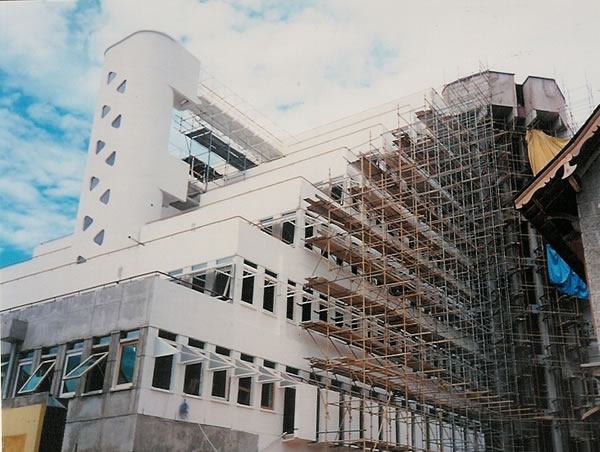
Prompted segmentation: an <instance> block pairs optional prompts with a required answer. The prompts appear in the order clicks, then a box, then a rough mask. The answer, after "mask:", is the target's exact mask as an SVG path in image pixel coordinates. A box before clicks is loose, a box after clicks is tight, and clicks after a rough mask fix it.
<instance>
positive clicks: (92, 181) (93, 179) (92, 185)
mask: <svg viewBox="0 0 600 452" xmlns="http://www.w3.org/2000/svg"><path fill="white" fill-rule="evenodd" d="M99 183H100V179H98V178H97V177H95V176H92V177H91V178H90V191H92V190H93V189H94V188H96V186H97V185H98V184H99Z"/></svg>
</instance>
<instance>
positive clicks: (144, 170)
mask: <svg viewBox="0 0 600 452" xmlns="http://www.w3.org/2000/svg"><path fill="white" fill-rule="evenodd" d="M145 46H151V47H152V48H153V52H154V55H155V56H156V58H164V59H165V61H167V62H169V63H170V64H168V65H167V64H165V66H169V67H170V69H169V70H167V71H165V73H164V74H163V73H160V74H151V73H150V72H148V71H147V70H146V69H147V68H146V65H147V62H145V61H144V60H143V52H139V51H138V50H139V49H140V48H145ZM139 55H141V56H139ZM133 56H135V57H133ZM197 66H198V65H197V60H195V58H193V57H192V56H191V55H189V54H188V53H187V52H185V50H183V49H182V48H181V47H179V46H178V45H177V44H175V43H174V42H173V41H171V40H169V38H167V37H165V36H164V35H160V34H157V33H152V32H140V33H136V34H134V35H132V36H131V37H129V38H127V39H125V40H123V41H121V42H120V43H118V44H116V45H115V46H113V47H112V48H109V50H108V51H107V55H106V63H105V74H104V75H103V77H104V78H103V80H102V81H101V90H100V95H99V102H98V104H99V106H98V112H97V116H96V119H95V122H94V128H93V130H92V137H91V140H90V151H89V158H88V169H87V170H86V175H85V180H84V187H83V190H82V198H81V199H82V200H81V204H80V210H79V215H78V219H77V224H76V230H75V232H74V234H73V235H72V236H69V237H66V238H61V239H59V240H58V241H56V242H57V243H53V242H50V243H47V244H42V245H41V246H40V248H39V249H38V251H37V252H36V255H35V256H34V258H33V259H32V260H31V261H28V262H24V263H22V264H18V265H15V266H12V267H7V268H5V269H3V270H2V276H1V282H0V284H1V285H0V287H1V288H2V304H3V308H2V309H3V311H2V322H3V328H2V340H3V343H2V345H3V348H2V385H3V417H4V419H8V421H6V422H7V423H9V422H12V423H9V424H7V426H8V430H7V427H6V426H4V423H3V426H4V428H3V435H4V436H3V442H5V441H6V442H7V444H8V442H10V441H13V442H16V441H18V439H17V437H19V435H21V436H23V435H25V436H27V435H28V434H29V435H30V436H31V435H34V434H32V433H30V432H29V433H28V432H25V433H23V432H19V427H18V424H21V425H24V424H23V421H24V420H26V419H28V420H31V418H34V420H35V419H37V420H36V422H37V423H36V422H34V423H33V424H35V425H38V431H37V433H36V434H37V437H36V438H37V444H38V445H39V447H40V449H39V450H64V451H71V450H78V451H84V450H99V449H101V450H190V449H200V450H207V451H230V450H240V451H242V450H243V451H250V450H257V451H258V450H260V451H263V450H264V451H276V450H277V451H288V450H289V451H292V450H294V451H296V450H314V451H321V450H330V449H331V450H354V449H357V450H369V451H371V450H372V451H484V450H485V451H582V452H591V451H595V450H598V449H600V428H599V427H598V423H597V419H596V417H595V416H596V413H598V412H599V411H600V409H598V408H597V407H598V406H600V387H599V383H600V382H599V381H598V379H597V376H596V374H595V369H596V366H595V364H594V363H595V362H596V361H597V360H598V356H597V355H598V349H597V348H598V344H597V342H596V334H595V331H594V327H593V321H592V318H593V312H592V310H591V307H590V303H589V301H588V300H585V299H580V298H577V297H575V296H571V295H565V294H564V293H561V292H559V291H557V290H556V288H555V286H554V285H552V284H550V282H549V280H548V277H547V274H548V272H547V263H546V257H545V252H544V240H543V239H542V237H541V236H539V235H538V234H537V232H536V231H535V230H534V229H533V227H532V226H531V225H529V223H527V222H526V221H525V220H524V219H522V218H521V216H520V214H519V213H518V211H517V210H516V209H515V207H514V204H513V201H514V199H515V197H516V196H517V195H518V194H519V192H521V191H522V190H523V189H524V188H525V187H526V186H527V184H528V183H529V182H530V181H531V180H532V179H533V173H532V169H531V165H530V160H529V157H528V148H527V144H526V140H525V137H526V133H527V131H528V130H529V131H531V130H537V131H540V132H543V133H544V134H545V135H548V136H551V137H569V136H570V135H571V134H572V125H571V124H570V118H569V115H568V110H567V108H566V105H565V101H564V97H563V96H562V94H561V92H560V90H559V88H558V86H557V84H556V83H555V82H554V81H553V80H551V79H545V78H540V77H528V78H527V79H526V80H525V81H524V82H523V83H522V84H516V83H515V80H514V75H513V74H508V73H500V72H492V71H487V70H486V71H482V72H480V73H478V74H475V75H472V76H470V77H467V78H464V79H460V80H457V81H455V82H452V83H450V84H448V85H446V86H445V87H444V89H443V90H441V93H438V92H436V91H435V90H428V91H426V92H422V93H419V94H417V95H414V96H411V97H410V98H403V99H400V100H395V101H392V102H390V103H388V104H386V105H383V106H381V107H378V108H375V109H372V110H369V111H366V112H363V113H360V114H357V115H354V116H351V117H348V118H345V119H343V120H340V121H337V122H335V123H333V124H330V125H327V126H324V127H322V128H319V129H315V130H311V131H309V132H306V133H304V134H302V135H298V136H295V137H284V138H281V139H280V138H276V134H271V133H268V132H266V128H265V127H263V126H259V124H258V122H257V121H256V119H255V118H252V117H250V116H249V115H248V114H246V113H245V112H242V110H241V109H240V108H238V107H237V106H236V105H234V104H233V103H232V101H231V100H230V99H227V98H225V97H224V96H223V95H221V94H220V93H219V92H218V90H216V89H215V88H214V87H213V86H209V85H208V84H207V83H205V82H202V81H201V82H200V84H199V85H198V81H197V74H198V67H197ZM169 71H171V72H172V73H169ZM149 74H150V75H149ZM136 77H137V79H136ZM139 77H145V79H144V80H145V82H144V83H139V80H140V78H139ZM146 79H149V80H150V81H149V82H148V81H147V80H146ZM124 83H125V85H123V84H124ZM137 84H140V85H143V86H142V88H136V86H137ZM123 86H125V88H122V87H123ZM135 89H141V90H142V91H139V92H137V91H134V92H132V97H134V96H133V94H137V95H138V96H137V97H134V99H135V100H128V99H127V94H128V91H127V90H132V91H133V90H135ZM143 90H149V91H148V92H146V91H143ZM169 96H170V97H169ZM141 98H143V99H144V100H142V101H140V99H141ZM144 102H147V103H148V105H146V104H144ZM163 104H165V105H166V107H165V105H163ZM106 107H108V110H107V108H106ZM173 108H175V110H177V114H176V119H175V121H171V115H172V111H173ZM111 109H112V110H113V111H112V112H111ZM139 111H144V112H147V111H153V112H154V111H156V112H155V113H152V114H151V115H146V116H147V117H148V121H149V122H148V124H145V123H144V120H145V119H142V120H141V121H138V122H137V123H136V124H133V123H132V124H131V125H130V124H128V122H127V121H128V119H129V117H128V115H129V114H131V115H134V114H137V113H136V112H139ZM117 115H118V116H117ZM159 120H160V121H162V122H161V123H160V124H163V123H164V124H165V128H164V129H161V127H162V126H161V127H158V126H157V125H156V124H157V123H159ZM145 125H146V126H147V127H146V128H144V126H145ZM128 127H131V129H128ZM169 127H170V128H171V129H172V130H170V131H169ZM173 129H175V130H173ZM167 143H170V146H168V145H167ZM166 147H170V148H171V155H168V154H167V153H166ZM155 148H156V149H157V150H156V151H155ZM529 151H531V149H529ZM115 153H116V157H115ZM146 154H148V155H146ZM173 155H177V157H178V160H177V159H175V158H173ZM111 162H112V163H111ZM119 164H121V165H122V166H121V167H120V168H119ZM148 174H151V175H152V178H149V177H147V175H148ZM131 178H135V179H136V181H137V182H136V184H138V183H139V187H132V186H131V185H129V186H128V185H127V181H130V180H131ZM107 193H108V195H107ZM111 209H112V210H111ZM573 270H574V271H575V272H577V273H579V274H580V275H581V276H582V277H584V275H583V274H582V268H574V269H573ZM584 279H585V278H584ZM5 346H6V347H5ZM40 406H41V407H45V409H46V412H45V413H46V414H45V415H44V414H43V413H44V411H43V410H42V415H41V416H40V414H39V410H38V411H35V412H34V413H33V414H32V411H31V407H40ZM50 408H52V409H50ZM27 409H29V411H27ZM56 410H58V411H56ZM61 410H62V411H61ZM56 413H58V414H56ZM36 416H37V417H36ZM3 422H4V421H3ZM53 422H54V424H53ZM56 423H58V424H60V425H62V429H63V430H64V435H63V434H60V435H59V436H60V442H58V440H57V442H58V444H59V445H58V446H56V449H42V447H43V445H44V442H45V441H46V444H49V443H48V441H50V440H49V439H48V437H52V434H50V433H48V427H47V426H48V425H56ZM30 424H31V422H30ZM58 430H60V429H58ZM53 431H57V429H54V430H53ZM45 435H46V436H45ZM55 436H56V435H55ZM54 439H56V438H54ZM15 444H16V443H15ZM61 447H62V449H61ZM161 448H162V449H161ZM32 450H33V449H32ZM35 450H37V449H35Z"/></svg>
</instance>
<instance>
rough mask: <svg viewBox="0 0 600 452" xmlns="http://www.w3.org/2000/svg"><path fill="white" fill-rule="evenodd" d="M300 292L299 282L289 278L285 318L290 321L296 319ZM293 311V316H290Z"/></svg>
mask: <svg viewBox="0 0 600 452" xmlns="http://www.w3.org/2000/svg"><path fill="white" fill-rule="evenodd" d="M297 294H298V284H296V283H295V282H294V281H291V280H288V282H287V287H286V293H285V318H286V319H287V320H290V321H292V322H293V321H295V319H296V295H297ZM290 312H291V317H290Z"/></svg>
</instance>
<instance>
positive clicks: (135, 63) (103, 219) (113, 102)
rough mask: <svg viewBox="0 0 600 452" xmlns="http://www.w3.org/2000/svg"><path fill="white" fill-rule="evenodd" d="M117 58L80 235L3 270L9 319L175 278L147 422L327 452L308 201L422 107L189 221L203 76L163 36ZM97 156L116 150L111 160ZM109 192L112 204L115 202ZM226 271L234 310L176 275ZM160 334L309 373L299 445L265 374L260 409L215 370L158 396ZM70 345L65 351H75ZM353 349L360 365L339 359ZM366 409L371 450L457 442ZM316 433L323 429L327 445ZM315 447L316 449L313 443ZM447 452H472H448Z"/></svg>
mask: <svg viewBox="0 0 600 452" xmlns="http://www.w3.org/2000/svg"><path fill="white" fill-rule="evenodd" d="M105 56H106V58H105V67H104V71H103V73H102V77H101V82H100V90H99V95H98V105H97V111H96V115H95V119H94V124H93V128H92V133H91V139H90V148H89V151H88V163H87V167H86V171H85V175H84V181H83V187H82V193H81V200H80V207H79V212H78V216H77V220H76V225H75V230H74V233H73V234H72V235H70V236H67V237H63V238H60V239H57V240H54V241H50V242H47V243H44V244H42V245H40V246H39V247H38V248H37V249H36V251H35V253H34V257H33V258H32V259H31V260H29V261H26V262H23V263H20V264H16V265H13V266H10V267H7V268H4V269H2V270H0V272H1V273H0V296H1V301H2V310H4V311H7V310H13V309H18V308H22V307H24V306H25V305H29V304H36V303H40V302H45V301H49V300H50V301H54V300H56V302H57V303H58V302H60V300H63V299H64V297H65V296H66V295H68V294H76V293H80V292H85V291H88V290H90V288H95V287H98V286H102V285H105V284H109V283H112V282H116V281H122V280H126V279H128V278H136V277H138V276H139V275H143V274H146V273H152V272H162V273H163V274H165V275H164V277H157V278H156V279H155V281H154V286H153V295H152V300H151V305H150V307H149V308H148V311H147V312H146V318H145V320H144V321H145V322H146V323H145V324H146V325H148V326H149V329H148V331H149V333H148V337H147V338H146V342H145V344H144V346H143V347H142V350H143V351H142V353H143V356H142V357H140V356H138V361H137V362H138V363H141V366H142V368H141V375H142V377H141V381H140V382H139V391H140V399H139V400H140V403H139V405H138V407H137V410H138V413H140V414H145V415H151V416H157V417H161V418H167V419H180V418H181V417H180V415H179V412H178V410H179V408H180V406H181V403H182V400H185V401H186V403H187V404H188V406H189V415H188V418H187V419H186V420H187V421H190V422H197V423H200V424H204V425H215V426H220V427H226V428H231V429H233V430H239V431H246V432H251V433H255V434H258V435H259V450H268V451H288V450H321V449H324V448H325V447H326V446H325V444H324V441H325V440H330V441H333V440H336V439H339V438H337V433H336V432H337V430H339V423H340V413H339V412H335V410H334V411H330V412H328V413H327V414H326V415H325V414H324V413H326V412H327V410H326V409H325V405H324V404H323V402H320V404H321V408H320V410H317V397H318V395H317V388H316V386H313V385H310V384H308V382H307V380H308V373H309V371H310V367H309V364H308V361H307V358H309V357H322V356H324V353H326V350H328V348H330V347H331V344H328V343H327V341H326V340H325V339H324V338H322V337H319V336H318V335H315V334H312V335H309V334H308V333H307V332H306V331H305V330H304V329H302V328H301V327H300V319H301V316H302V312H301V308H300V306H299V305H298V304H297V303H298V301H299V299H300V298H301V297H302V293H301V292H302V284H303V282H304V281H305V279H306V278H308V277H311V276H327V272H328V268H327V267H328V266H327V263H326V262H325V260H324V259H322V258H321V256H320V255H319V253H317V252H314V251H311V250H309V249H307V248H305V246H304V226H305V224H307V221H308V220H307V217H306V215H307V214H306V211H305V203H304V200H305V199H307V198H312V199H315V198H316V197H317V196H327V195H326V194H325V193H326V192H328V190H329V188H330V184H331V183H332V181H333V183H335V181H336V179H338V180H339V179H341V178H345V177H346V176H347V175H349V174H352V171H353V170H352V168H351V167H350V166H349V165H348V163H349V162H351V161H353V160H356V158H357V157H358V156H359V155H360V154H361V153H362V152H365V151H368V150H370V149H374V148H386V147H388V146H389V140H390V139H391V137H390V135H389V134H388V133H387V132H388V131H389V130H392V129H394V128H396V127H398V125H399V124H402V125H404V124H406V123H408V122H410V121H411V118H408V117H405V116H403V115H408V114H409V113H408V111H409V110H410V108H411V107H410V105H409V104H408V103H407V101H406V100H405V99H403V100H399V101H394V102H390V103H389V104H386V105H383V106H381V107H378V108H376V109H372V110H369V111H367V112H364V113H361V114H358V115H356V116H353V117H349V118H345V119H343V120H340V121H338V122H335V123H333V124H330V125H328V126H326V127H322V128H319V129H315V130H311V131H309V132H306V133H305V134H302V135H299V136H297V137H294V138H293V139H289V140H287V141H286V142H285V143H283V145H282V147H281V149H280V152H281V154H282V155H283V156H282V157H281V158H277V159H274V160H272V161H267V162H264V163H261V164H259V165H258V166H256V167H254V168H251V169H248V170H246V171H245V173H244V175H243V177H240V178H237V180H236V181H234V182H233V181H232V182H231V183H225V184H220V185H221V186H217V184H208V190H207V191H206V192H205V193H202V194H201V195H200V199H199V205H198V207H196V208H192V209H190V210H186V211H183V212H179V211H177V210H176V209H174V208H173V207H171V206H170V203H171V202H173V201H185V200H186V190H187V184H188V177H189V176H188V173H187V172H188V168H187V165H186V164H184V163H183V162H181V161H180V160H178V159H176V158H175V157H173V156H171V155H169V154H168V152H167V150H168V140H169V133H170V132H169V129H170V127H171V117H172V112H173V109H186V108H192V109H195V111H201V106H202V101H201V100H200V99H199V98H198V96H197V92H196V89H197V81H198V72H199V69H200V64H199V62H198V61H197V60H196V58H195V57H193V56H192V55H190V54H189V53H188V52H187V51H185V50H184V49H183V48H182V47H181V46H179V45H178V44H177V43H176V42H175V41H173V40H172V39H171V38H169V37H167V36H165V35H163V34H161V33H156V32H150V31H144V32H138V33H135V34H133V35H131V36H129V37H127V38H125V39H124V40H122V41H120V42H119V43H117V44H115V45H114V46H112V47H110V48H109V49H108V50H107V52H106V55H105ZM123 83H125V85H123ZM123 86H124V88H123ZM105 107H110V108H109V109H107V108H105ZM119 118H120V120H119ZM115 121H116V122H115ZM99 142H102V143H104V144H103V145H100V149H99V144H98V143H99ZM113 153H115V154H113ZM113 155H114V158H112V160H111V156H113ZM111 162H112V163H111ZM95 180H97V182H95ZM108 190H110V192H109V196H108V198H107V199H106V197H105V198H104V199H102V197H103V196H104V195H105V193H107V191H108ZM286 214H287V215H289V216H286V217H285V219H288V220H289V219H292V220H293V222H294V224H295V227H294V232H293V234H294V237H293V243H292V244H286V243H284V242H283V241H282V240H280V239H278V238H276V237H273V236H271V235H269V234H267V233H265V232H264V231H263V230H261V228H260V227H259V225H260V223H261V221H263V224H265V223H264V220H265V219H273V222H274V223H275V224H277V223H278V221H279V222H280V221H283V219H282V218H283V217H282V215H286ZM88 218H89V219H91V220H92V221H91V222H90V220H89V219H88ZM310 224H312V223H310ZM99 234H100V236H99ZM99 237H100V238H99ZM228 258H231V260H228V261H226V262H227V263H228V264H230V265H233V274H232V279H231V281H232V282H233V285H232V287H233V289H232V292H231V294H230V295H231V297H230V298H231V299H230V300H226V301H222V300H219V299H218V298H215V297H211V296H209V295H207V294H204V293H199V292H198V291H194V290H190V289H189V288H187V287H184V286H182V285H178V284H174V283H173V282H171V281H168V278H167V276H166V274H172V275H174V276H176V277H178V278H184V279H185V275H187V274H191V273H194V271H195V268H202V267H197V266H201V265H203V264H207V266H206V267H205V268H217V267H219V265H220V262H223V261H222V260H223V259H228ZM245 260H246V261H250V262H253V263H254V264H256V266H257V269H256V279H255V285H254V302H253V303H252V304H249V303H247V302H244V301H242V286H243V276H244V273H243V269H244V261H245ZM266 270H268V271H271V272H273V273H275V274H276V275H277V276H276V279H277V285H276V292H275V293H276V296H275V302H274V307H273V312H270V310H268V309H264V308H263V307H262V306H261V305H260V303H261V301H262V299H261V297H262V294H263V289H262V288H263V284H264V281H265V279H268V278H265V271H266ZM288 281H293V282H295V283H296V284H297V286H296V287H297V290H296V295H295V297H296V298H295V302H296V304H295V305H294V310H295V311H294V315H293V319H289V318H288V315H287V314H288V313H287V311H286V308H287V306H286V303H287V282H288ZM312 315H315V314H314V313H313V314H312ZM86 321H88V322H93V321H94V319H92V318H89V319H87V320H86ZM57 327H59V328H64V329H65V331H67V330H68V329H69V327H70V326H69V324H68V322H66V320H65V323H64V324H62V325H57ZM159 329H161V330H166V331H169V332H173V333H175V334H177V335H178V339H177V342H178V343H179V344H180V345H179V346H176V347H180V348H179V349H178V350H179V351H178V352H177V353H178V355H181V350H182V347H183V346H184V345H185V343H186V342H185V341H186V340H187V338H195V339H198V340H201V341H203V342H205V344H206V348H205V350H207V351H214V350H215V347H217V346H219V347H226V348H228V349H230V350H231V351H232V355H231V357H232V358H240V356H241V355H240V354H241V353H243V354H247V355H251V356H253V357H255V358H256V361H255V364H257V365H260V364H261V362H262V360H268V361H272V362H275V363H277V371H278V372H280V376H282V377H281V378H284V377H285V375H286V374H285V372H286V366H289V367H293V368H296V369H299V370H300V371H301V376H302V380H303V382H302V383H299V384H298V385H296V386H295V387H296V391H297V397H296V410H297V413H298V415H297V416H296V421H295V433H294V435H291V436H290V437H288V438H287V439H286V438H283V435H282V417H283V397H284V395H283V394H284V388H283V387H281V382H280V380H281V378H279V379H278V380H277V383H276V390H275V395H274V405H273V409H265V408H261V407H260V388H261V386H260V384H259V382H258V381H257V378H258V377H257V374H256V373H255V374H253V375H252V378H253V381H252V400H251V406H249V407H248V406H243V405H240V404H238V403H236V400H235V395H236V394H237V393H238V389H239V388H238V385H239V381H240V379H239V378H235V377H234V376H232V375H230V376H229V383H228V384H229V387H228V392H229V396H228V397H227V399H228V400H223V399H221V398H216V397H212V396H211V393H210V385H211V375H212V373H211V372H208V371H207V369H204V370H203V372H204V374H203V381H202V390H201V394H200V395H199V396H190V395H186V394H184V392H183V384H184V372H185V366H184V365H181V364H175V365H174V367H173V373H172V381H171V385H170V388H171V389H169V390H163V389H156V388H153V387H152V374H153V367H154V359H155V357H156V355H155V354H153V353H154V350H155V349H154V341H159V339H157V337H156V335H157V333H158V330H159ZM107 333H108V332H107ZM65 334H66V336H65V339H64V340H65V341H67V340H72V339H73V338H72V337H69V338H67V335H68V334H67V333H65ZM84 338H85V337H82V339H84ZM340 349H341V350H342V351H344V350H345V353H349V351H348V349H347V348H343V347H342V346H341V345H340ZM338 351H339V350H338ZM146 358H147V359H146ZM177 359H179V358H177ZM230 369H233V367H231V368H230ZM322 396H323V397H325V396H326V397H327V398H328V399H329V398H331V399H335V403H338V401H339V398H340V397H341V395H340V393H338V392H335V391H323V392H322ZM345 397H348V396H347V395H346V396H345ZM329 403H330V404H331V403H332V402H331V401H329ZM369 403H372V404H373V406H369V407H363V408H360V400H359V399H358V398H355V400H350V401H349V404H350V406H351V407H352V408H351V412H352V414H351V415H350V416H345V417H344V419H345V420H344V422H346V423H347V424H348V425H347V426H345V427H344V430H352V431H355V432H357V431H358V430H359V429H360V427H361V425H362V426H363V428H364V429H365V432H366V434H367V435H369V436H370V437H372V438H373V439H377V438H378V437H380V438H382V439H386V440H390V441H392V442H393V439H394V438H398V439H399V442H400V443H401V444H407V445H408V444H413V445H414V446H417V447H425V442H424V441H425V440H424V438H425V437H426V436H429V438H432V440H433V441H434V442H437V441H436V438H440V437H443V438H444V439H445V443H451V442H452V435H451V434H449V433H448V428H447V427H446V426H443V425H442V426H440V425H439V424H437V423H435V422H432V423H431V424H429V426H428V428H429V429H430V431H429V432H428V433H425V432H423V431H421V430H420V429H421V428H422V427H423V426H427V424H425V423H424V422H422V421H420V420H419V419H417V418H418V417H419V415H417V414H414V415H413V414H411V412H410V409H406V410H396V409H394V410H393V411H390V412H389V413H388V412H386V413H385V414H383V415H382V416H383V417H380V416H376V415H369V414H366V413H367V412H370V411H372V412H378V410H379V408H378V402H376V401H372V402H369ZM382 407H383V405H382ZM382 409H383V408H382ZM330 410H331V408H330ZM317 411H319V413H320V415H319V416H317ZM300 414H301V415H300ZM361 416H363V418H362V420H359V419H360V418H361ZM382 419H384V421H382ZM380 422H383V424H384V425H380V424H379V423H380ZM317 424H318V425H319V426H320V427H319V429H320V430H321V431H326V433H321V434H319V435H318V437H317V427H316V425H317ZM353 434H354V433H353ZM356 435H358V433H356ZM455 435H456V436H457V437H461V438H466V443H467V444H471V446H472V447H469V449H468V450H476V449H477V448H481V447H483V444H482V437H481V436H480V435H478V434H477V432H475V431H471V430H468V431H467V430H465V429H463V428H458V430H457V431H455ZM357 438H358V436H357ZM314 442H316V443H317V444H316V445H315V444H312V445H311V446H310V448H309V446H308V445H307V444H309V443H314ZM462 443H465V441H463V440H461V444H462ZM319 445H320V446H319ZM439 450H459V449H451V448H450V447H449V446H445V448H444V449H439Z"/></svg>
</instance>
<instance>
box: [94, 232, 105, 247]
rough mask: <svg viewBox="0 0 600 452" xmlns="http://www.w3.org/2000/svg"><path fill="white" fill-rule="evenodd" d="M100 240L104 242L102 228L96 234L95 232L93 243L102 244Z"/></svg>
mask: <svg viewBox="0 0 600 452" xmlns="http://www.w3.org/2000/svg"><path fill="white" fill-rule="evenodd" d="M102 242H104V229H102V230H101V231H100V232H98V234H96V237H94V243H95V244H96V245H102Z"/></svg>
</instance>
